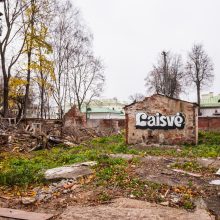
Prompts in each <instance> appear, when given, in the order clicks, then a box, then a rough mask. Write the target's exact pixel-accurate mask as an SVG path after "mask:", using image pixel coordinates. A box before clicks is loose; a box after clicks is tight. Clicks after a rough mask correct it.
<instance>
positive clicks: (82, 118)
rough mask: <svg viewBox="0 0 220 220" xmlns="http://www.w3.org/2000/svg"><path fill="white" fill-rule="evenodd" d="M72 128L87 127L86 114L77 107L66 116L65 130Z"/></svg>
mask: <svg viewBox="0 0 220 220" xmlns="http://www.w3.org/2000/svg"><path fill="white" fill-rule="evenodd" d="M71 127H86V114H85V113H82V112H80V111H79V110H78V108H77V107H76V106H75V105H74V106H73V107H72V108H71V109H70V110H69V111H68V112H67V113H66V114H65V115H64V129H68V128H71Z"/></svg>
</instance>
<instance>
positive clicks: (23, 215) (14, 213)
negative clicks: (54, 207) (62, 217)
mask: <svg viewBox="0 0 220 220" xmlns="http://www.w3.org/2000/svg"><path fill="white" fill-rule="evenodd" d="M0 216H1V217H6V218H14V219H20V220H48V219H51V218H52V217H53V215H52V214H46V213H36V212H26V211H23V210H17V209H7V208H0Z"/></svg>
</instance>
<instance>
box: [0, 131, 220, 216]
mask: <svg viewBox="0 0 220 220" xmlns="http://www.w3.org/2000/svg"><path fill="white" fill-rule="evenodd" d="M5 149H6V148H5V146H2V150H1V147H0V152H1V153H0V207H3V208H14V209H21V210H26V211H35V212H44V213H52V214H53V215H54V216H55V217H54V219H56V218H57V219H58V217H59V216H60V215H61V213H62V212H63V211H64V210H65V209H66V208H67V207H69V206H78V205H82V206H97V205H98V206H99V205H100V204H110V203H111V201H113V200H114V199H117V198H129V199H136V200H142V201H147V202H150V203H157V204H159V205H161V206H163V207H164V206H166V207H176V208H178V209H185V210H187V211H190V212H193V211H194V210H195V209H196V208H198V207H199V208H204V209H206V210H208V212H209V213H211V214H213V215H214V216H215V217H216V219H218V218H219V217H220V208H219V207H220V183H219V182H218V180H220V176H219V175H217V174H216V172H217V171H218V170H219V168H220V133H213V132H200V133H199V144H198V146H160V145H157V144H154V145H150V146H148V145H143V144H137V145H133V146H128V145H126V144H125V140H124V134H119V135H112V136H108V137H96V138H92V139H91V140H87V141H84V142H82V143H81V144H78V145H75V146H69V145H65V144H59V145H56V146H54V147H50V149H43V150H37V151H30V152H18V151H16V150H14V151H13V150H11V151H8V150H5ZM82 162H89V163H88V164H90V163H91V166H90V168H88V169H89V172H87V170H85V169H87V164H86V163H85V164H82V167H83V169H82V171H81V170H80V169H79V170H78V171H77V172H78V173H77V175H75V176H73V177H65V176H64V177H62V176H59V177H53V176H52V177H51V176H50V178H47V177H45V172H46V171H47V170H48V169H52V168H56V167H61V169H62V167H65V166H67V165H73V164H78V165H79V164H81V163H82ZM78 165H77V166H78ZM80 166H81V165H79V168H80ZM81 172H82V173H81ZM61 174H62V172H61ZM78 174H79V175H78ZM213 180H214V184H212V183H211V181H213ZM64 219H65V218H64Z"/></svg>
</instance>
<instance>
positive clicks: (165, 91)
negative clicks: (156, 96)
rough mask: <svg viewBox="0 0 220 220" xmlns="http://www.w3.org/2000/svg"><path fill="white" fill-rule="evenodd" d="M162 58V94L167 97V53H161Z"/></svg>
mask: <svg viewBox="0 0 220 220" xmlns="http://www.w3.org/2000/svg"><path fill="white" fill-rule="evenodd" d="M162 56H163V60H164V65H163V81H164V82H163V93H164V95H168V94H167V93H168V90H167V88H168V75H167V74H168V73H167V52H165V51H162Z"/></svg>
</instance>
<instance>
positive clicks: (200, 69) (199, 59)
mask: <svg viewBox="0 0 220 220" xmlns="http://www.w3.org/2000/svg"><path fill="white" fill-rule="evenodd" d="M186 76H187V80H188V82H189V83H190V84H191V83H192V82H193V83H194V85H195V87H196V92H197V103H198V105H199V106H200V93H201V89H202V88H203V87H204V86H208V85H210V84H211V83H212V82H213V79H214V74H213V63H212V60H211V59H210V57H209V56H208V54H207V53H206V51H205V50H204V48H203V45H202V44H194V45H193V47H192V49H191V51H190V52H189V53H188V59H187V64H186ZM199 113H200V111H199Z"/></svg>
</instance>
